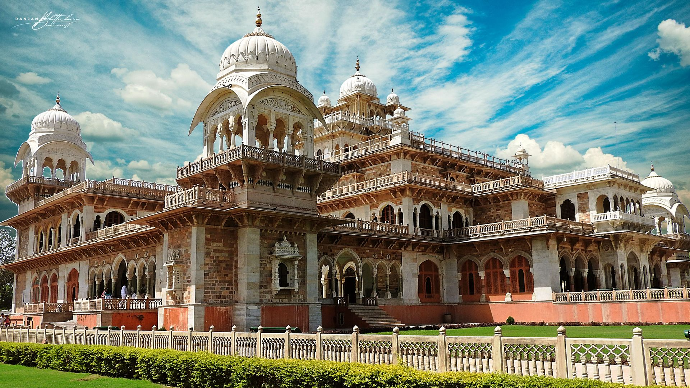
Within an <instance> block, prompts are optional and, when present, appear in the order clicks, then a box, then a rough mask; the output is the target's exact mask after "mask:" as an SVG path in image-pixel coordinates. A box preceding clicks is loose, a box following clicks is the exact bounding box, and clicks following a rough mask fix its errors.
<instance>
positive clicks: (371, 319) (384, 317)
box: [348, 304, 405, 328]
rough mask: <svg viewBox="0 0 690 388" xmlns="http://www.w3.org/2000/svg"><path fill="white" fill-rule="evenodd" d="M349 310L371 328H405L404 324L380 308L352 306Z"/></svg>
mask: <svg viewBox="0 0 690 388" xmlns="http://www.w3.org/2000/svg"><path fill="white" fill-rule="evenodd" d="M348 309H349V310H350V312H352V313H353V314H355V315H356V316H357V317H358V318H359V319H361V320H362V321H364V322H365V323H366V324H367V325H368V326H369V328H393V327H396V326H397V327H402V326H405V325H404V324H403V323H402V322H400V321H398V320H397V319H395V318H393V317H391V316H390V315H388V313H387V312H386V311H385V310H383V309H382V308H380V307H379V306H365V305H359V304H351V305H349V306H348Z"/></svg>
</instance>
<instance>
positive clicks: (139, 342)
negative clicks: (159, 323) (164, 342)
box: [134, 325, 141, 348]
mask: <svg viewBox="0 0 690 388" xmlns="http://www.w3.org/2000/svg"><path fill="white" fill-rule="evenodd" d="M134 346H135V347H137V348H140V347H141V325H137V339H136V343H135V344H134Z"/></svg>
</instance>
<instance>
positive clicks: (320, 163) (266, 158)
mask: <svg viewBox="0 0 690 388" xmlns="http://www.w3.org/2000/svg"><path fill="white" fill-rule="evenodd" d="M243 159H249V160H255V161H260V162H263V163H267V164H275V165H280V166H286V167H294V168H302V169H307V170H312V171H321V172H324V173H330V174H340V165H339V164H338V163H331V162H326V161H324V160H321V159H312V158H307V157H306V156H302V155H290V154H287V153H285V152H279V151H274V150H269V149H264V148H258V147H251V146H248V145H244V144H241V145H239V146H237V147H234V148H231V149H229V150H226V151H222V152H218V153H215V154H213V155H211V156H209V157H206V158H201V159H200V160H198V161H196V162H192V163H189V164H187V165H185V166H182V167H178V168H177V179H183V178H187V177H190V176H192V175H195V174H198V173H200V172H202V171H210V170H213V169H215V168H217V167H220V166H223V165H227V164H229V163H231V162H233V161H236V160H243Z"/></svg>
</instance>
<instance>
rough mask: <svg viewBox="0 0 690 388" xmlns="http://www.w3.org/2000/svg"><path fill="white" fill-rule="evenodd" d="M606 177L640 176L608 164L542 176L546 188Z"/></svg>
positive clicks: (632, 178)
mask: <svg viewBox="0 0 690 388" xmlns="http://www.w3.org/2000/svg"><path fill="white" fill-rule="evenodd" d="M608 178H623V179H627V180H630V181H633V182H639V181H640V176H639V175H637V174H633V173H631V172H628V171H626V170H622V169H620V168H616V167H611V166H609V165H606V166H602V167H593V168H588V169H585V170H579V171H573V172H569V173H565V174H559V175H552V176H547V177H544V178H543V181H544V186H545V187H546V188H547V189H555V188H557V187H564V186H570V185H574V184H580V183H583V182H591V181H597V180H602V179H608Z"/></svg>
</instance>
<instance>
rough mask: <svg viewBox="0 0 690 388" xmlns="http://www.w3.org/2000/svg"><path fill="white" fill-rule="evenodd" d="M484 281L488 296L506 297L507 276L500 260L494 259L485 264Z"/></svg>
mask: <svg viewBox="0 0 690 388" xmlns="http://www.w3.org/2000/svg"><path fill="white" fill-rule="evenodd" d="M484 279H485V282H486V294H487V295H505V293H506V274H505V272H503V263H501V261H500V260H498V259H497V258H495V257H492V258H490V259H489V260H488V261H487V262H486V263H485V264H484Z"/></svg>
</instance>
